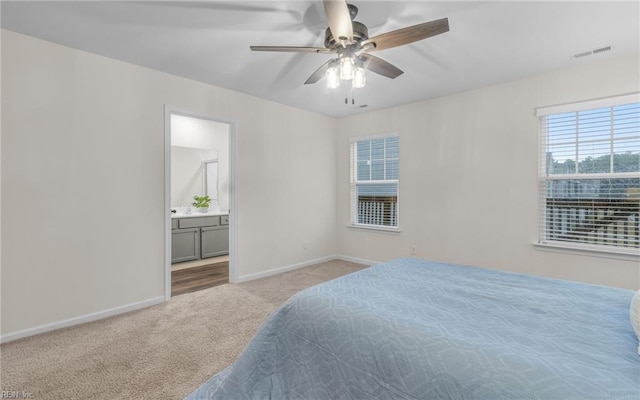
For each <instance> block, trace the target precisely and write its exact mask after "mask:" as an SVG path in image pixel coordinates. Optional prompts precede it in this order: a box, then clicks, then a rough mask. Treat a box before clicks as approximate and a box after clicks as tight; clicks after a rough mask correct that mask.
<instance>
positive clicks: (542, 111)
mask: <svg viewBox="0 0 640 400" xmlns="http://www.w3.org/2000/svg"><path fill="white" fill-rule="evenodd" d="M633 103H640V93H629V94H624V95H619V96H612V97H607V98H601V99H595V100H588V101H581V102H574V103H567V104H561V105H555V106H548V107H539V108H536V109H535V113H534V114H535V117H536V118H537V124H538V147H539V148H538V199H539V204H538V216H537V219H538V222H539V229H538V241H537V243H535V245H536V246H538V247H540V248H550V249H551V250H554V251H567V252H578V253H586V254H589V255H595V256H603V257H612V258H621V259H633V260H637V259H639V258H640V248H634V247H625V246H615V245H612V244H593V243H583V242H579V241H575V242H573V241H562V240H553V239H548V238H547V220H548V215H547V198H546V197H547V183H548V182H550V181H562V180H588V179H624V178H640V172H613V170H612V169H610V171H609V172H601V173H579V172H578V163H579V160H576V172H574V173H567V174H549V173H548V160H547V151H548V147H547V129H546V124H545V122H546V117H548V116H550V115H557V114H564V113H575V112H580V111H587V110H592V109H598V108H608V107H616V106H620V105H625V104H633ZM610 141H611V143H612V144H613V143H614V142H615V138H614V136H613V134H612V136H611V139H610ZM579 143H580V141H579V140H578V141H576V146H578V145H579ZM614 154H615V153H613V151H612V153H611V164H612V165H613V162H614V157H613V155H614Z"/></svg>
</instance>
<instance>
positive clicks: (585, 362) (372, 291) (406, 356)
mask: <svg viewBox="0 0 640 400" xmlns="http://www.w3.org/2000/svg"><path fill="white" fill-rule="evenodd" d="M632 297H633V292H632V291H629V290H624V289H615V288H609V287H602V286H596V285H587V284H580V283H574V282H567V281H560V280H553V279H545V278H538V277H532V276H528V275H521V274H515V273H507V272H501V271H495V270H487V269H481V268H474V267H464V266H457V265H448V264H441V263H435V262H427V261H422V260H416V259H398V260H394V261H391V262H389V263H385V264H380V265H376V266H373V267H370V268H367V269H364V270H361V271H358V272H355V273H353V274H350V275H347V276H344V277H342V278H338V279H335V280H333V281H329V282H327V283H324V284H321V285H318V286H315V287H312V288H309V289H306V290H304V291H302V292H300V293H298V294H296V295H295V296H293V297H292V298H291V299H289V300H288V301H287V302H285V303H284V304H283V305H282V306H281V307H280V308H279V309H278V310H277V311H276V312H275V313H274V314H273V315H272V316H271V317H270V318H269V319H268V320H267V321H266V322H265V324H264V325H263V327H262V328H261V329H260V331H259V332H258V333H257V334H256V336H255V337H254V338H253V339H252V340H251V342H250V343H249V345H248V346H247V348H246V349H245V351H244V352H243V353H242V355H241V356H240V357H239V359H238V360H237V361H236V362H235V363H234V364H233V365H231V366H230V367H229V368H227V369H225V370H224V371H222V372H220V373H219V374H217V375H215V376H213V377H212V378H211V379H209V380H208V381H207V382H205V383H204V384H203V385H202V386H201V387H200V388H198V389H197V390H196V391H195V392H193V393H192V394H191V395H189V396H188V397H187V398H188V399H274V400H277V399H318V400H324V399H487V400H493V399H563V400H564V399H635V400H638V399H640V355H638V353H637V350H636V349H637V346H638V343H637V338H636V336H635V334H634V333H633V329H632V327H631V323H630V320H629V305H630V301H631V298H632Z"/></svg>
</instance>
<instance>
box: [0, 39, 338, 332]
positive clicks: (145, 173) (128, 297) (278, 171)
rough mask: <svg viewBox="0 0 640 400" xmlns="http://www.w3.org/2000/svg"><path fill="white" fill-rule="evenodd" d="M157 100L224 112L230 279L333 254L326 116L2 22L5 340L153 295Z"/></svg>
mask: <svg viewBox="0 0 640 400" xmlns="http://www.w3.org/2000/svg"><path fill="white" fill-rule="evenodd" d="M167 104H168V105H170V106H172V107H175V108H177V109H180V110H185V111H189V112H191V113H193V114H196V115H206V116H218V117H219V118H222V119H225V120H231V121H235V122H236V127H237V129H236V132H235V134H236V138H237V139H236V140H237V164H236V165H237V168H236V176H237V180H236V181H235V185H236V186H235V193H236V202H237V206H238V210H235V212H233V214H232V218H237V224H238V232H237V234H238V237H237V250H238V251H237V254H235V255H234V256H235V258H236V263H237V266H238V269H239V273H240V277H242V276H248V275H251V274H256V273H261V272H264V271H269V270H271V269H275V268H279V267H283V266H289V265H295V264H298V263H304V262H307V261H309V260H313V259H317V258H321V257H326V256H329V255H332V254H335V236H334V234H335V218H329V217H327V216H333V215H335V198H336V193H335V176H336V167H335V165H336V159H335V146H336V144H335V131H336V121H335V120H333V119H331V118H327V117H324V116H320V115H317V114H313V113H309V112H306V111H301V110H299V109H295V108H291V107H286V106H283V105H280V104H276V103H272V102H268V101H265V100H261V99H258V98H255V97H251V96H247V95H243V94H239V93H235V92H232V91H229V90H225V89H221V88H217V87H213V86H210V85H206V84H203V83H199V82H195V81H191V80H188V79H183V78H179V77H176V76H171V75H168V74H164V73H160V72H157V71H153V70H150V69H147V68H142V67H138V66H135V65H131V64H127V63H124V62H120V61H116V60H112V59H108V58H105V57H101V56H97V55H94V54H89V53H85V52H82V51H78V50H74V49H70V48H67V47H63V46H59V45H56V44H52V43H49V42H45V41H41V40H38V39H34V38H30V37H28V36H24V35H21V34H17V33H13V32H9V31H4V30H3V31H2V117H3V118H2V156H1V158H2V202H1V203H2V210H1V215H2V241H3V242H2V249H3V251H2V260H1V262H2V282H1V285H2V289H1V292H2V300H1V302H2V310H1V311H2V312H1V314H2V331H1V332H2V335H3V337H15V336H16V335H19V334H23V333H25V332H34V331H37V330H38V329H40V328H43V327H46V326H50V325H48V324H56V323H60V322H61V321H66V320H73V319H74V318H79V317H83V316H88V315H89V316H90V315H92V313H101V312H105V310H114V309H115V310H118V309H122V307H126V306H130V305H136V304H145V302H148V301H156V300H158V299H160V301H161V300H162V298H163V296H164V225H163V224H164V217H165V213H166V210H165V209H164V199H163V197H164V106H165V105H167ZM310 210H313V212H310ZM232 211H233V210H232ZM303 241H308V242H309V243H310V246H309V248H308V249H306V250H305V249H303V246H302V243H303Z"/></svg>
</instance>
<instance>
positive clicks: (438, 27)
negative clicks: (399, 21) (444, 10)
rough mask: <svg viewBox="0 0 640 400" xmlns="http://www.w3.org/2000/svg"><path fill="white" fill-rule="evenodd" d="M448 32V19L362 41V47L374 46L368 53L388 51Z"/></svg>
mask: <svg viewBox="0 0 640 400" xmlns="http://www.w3.org/2000/svg"><path fill="white" fill-rule="evenodd" d="M448 31H449V19H448V18H442V19H438V20H435V21H430V22H425V23H422V24H418V25H413V26H409V27H406V28H402V29H398V30H395V31H391V32H387V33H383V34H381V35H378V36H374V37H372V38H369V39H366V40H363V41H362V46H363V47H364V46H366V45H367V44H369V43H372V44H373V45H375V47H374V48H372V49H370V50H368V51H378V50H384V49H390V48H392V47H398V46H402V45H404V44H409V43H413V42H417V41H418V40H422V39H426V38H428V37H431V36H436V35H439V34H441V33H445V32H448Z"/></svg>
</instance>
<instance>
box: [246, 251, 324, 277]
mask: <svg viewBox="0 0 640 400" xmlns="http://www.w3.org/2000/svg"><path fill="white" fill-rule="evenodd" d="M335 259H336V256H335V255H330V256H326V257H320V258H316V259H313V260H308V261H304V262H301V263H297V264H291V265H287V266H284V267H279V268H274V269H270V270H268V271H263V272H257V273H255V274H249V275H241V276H240V277H239V278H238V282H237V283H242V282H248V281H253V280H255V279H260V278H266V277H268V276H273V275H278V274H281V273H283V272H288V271H293V270H295V269H298V268H304V267H308V266H310V265H314V264H318V263H321V262H327V261H331V260H335Z"/></svg>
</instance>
